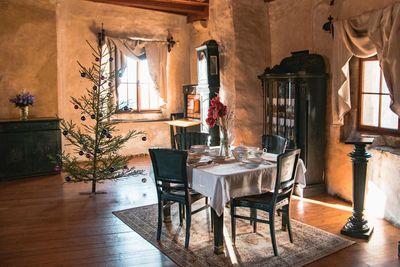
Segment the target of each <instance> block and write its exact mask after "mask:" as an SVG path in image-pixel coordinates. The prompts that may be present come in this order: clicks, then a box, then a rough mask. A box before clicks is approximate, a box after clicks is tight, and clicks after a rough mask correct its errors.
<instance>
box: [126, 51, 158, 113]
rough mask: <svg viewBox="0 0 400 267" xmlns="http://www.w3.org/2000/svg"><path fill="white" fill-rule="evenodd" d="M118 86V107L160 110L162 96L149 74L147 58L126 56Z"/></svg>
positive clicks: (132, 110) (136, 109) (140, 110)
mask: <svg viewBox="0 0 400 267" xmlns="http://www.w3.org/2000/svg"><path fill="white" fill-rule="evenodd" d="M126 61H127V62H126V63H127V64H126V68H125V71H124V73H123V76H122V77H121V80H120V84H119V86H118V108H119V110H121V111H129V112H158V111H160V97H159V93H158V91H157V90H156V88H155V85H154V82H153V80H152V79H151V77H150V74H149V67H148V64H147V60H146V59H141V60H136V59H133V58H129V57H127V58H126Z"/></svg>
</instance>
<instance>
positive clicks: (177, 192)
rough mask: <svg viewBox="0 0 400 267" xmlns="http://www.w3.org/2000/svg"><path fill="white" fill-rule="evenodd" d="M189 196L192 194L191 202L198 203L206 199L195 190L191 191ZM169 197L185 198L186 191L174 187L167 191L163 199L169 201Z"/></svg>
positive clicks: (163, 194)
mask: <svg viewBox="0 0 400 267" xmlns="http://www.w3.org/2000/svg"><path fill="white" fill-rule="evenodd" d="M189 194H190V199H191V202H192V203H193V202H196V201H197V200H199V199H202V198H204V196H203V195H202V194H200V193H199V192H197V191H195V190H193V189H189ZM168 197H172V198H175V197H181V198H184V197H185V191H184V190H183V189H180V188H174V187H172V188H171V189H168V190H165V191H164V192H163V193H162V198H163V199H167V198H168Z"/></svg>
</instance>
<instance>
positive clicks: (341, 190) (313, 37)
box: [268, 0, 396, 201]
mask: <svg viewBox="0 0 400 267" xmlns="http://www.w3.org/2000/svg"><path fill="white" fill-rule="evenodd" d="M329 2H330V1H326V0H302V1H291V0H280V1H274V2H271V3H269V10H268V16H269V17H270V32H271V58H272V65H274V64H278V63H279V62H280V60H281V59H282V58H283V57H286V56H290V52H291V51H297V50H310V53H317V54H320V55H322V56H323V57H324V58H325V60H326V63H327V69H328V70H327V71H328V74H329V73H331V70H330V65H329V64H330V62H331V58H332V57H331V52H332V40H331V37H330V34H329V33H326V32H324V31H323V30H322V25H323V23H325V22H326V21H327V20H326V19H327V17H328V16H329V15H332V16H334V17H335V18H338V19H345V18H350V17H353V16H358V15H360V14H363V13H365V12H368V11H371V10H374V9H379V8H384V7H385V6H387V5H389V4H391V3H394V2H396V1H393V0H383V1H374V0H367V1H366V0H343V1H335V6H333V7H331V6H329ZM327 95H328V99H327V117H326V121H327V129H326V137H327V138H326V140H327V144H326V145H327V146H326V168H325V169H326V173H325V183H326V185H327V191H328V192H329V193H330V194H333V195H338V196H340V197H342V198H344V199H346V200H349V201H350V200H351V199H352V169H351V161H350V158H349V157H348V156H347V154H348V153H349V152H350V151H351V150H352V149H353V148H352V146H349V145H345V144H344V143H341V142H340V127H338V126H335V125H333V124H332V120H331V117H332V112H331V110H332V104H331V95H332V90H331V87H330V80H329V81H328V94H327Z"/></svg>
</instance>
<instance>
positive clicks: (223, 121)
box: [206, 96, 233, 157]
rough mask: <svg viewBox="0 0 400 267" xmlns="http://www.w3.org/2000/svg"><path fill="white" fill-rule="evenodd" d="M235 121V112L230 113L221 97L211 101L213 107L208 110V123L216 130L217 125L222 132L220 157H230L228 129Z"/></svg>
mask: <svg viewBox="0 0 400 267" xmlns="http://www.w3.org/2000/svg"><path fill="white" fill-rule="evenodd" d="M232 121H233V112H232V111H228V108H227V106H225V105H224V104H223V103H222V102H221V100H220V98H219V96H216V97H214V98H213V99H211V105H210V107H209V108H208V114H207V119H206V123H207V124H208V125H209V126H210V127H211V128H214V127H215V125H219V130H220V137H221V139H220V142H221V143H220V151H219V155H220V156H226V157H229V156H230V150H229V134H228V128H229V126H230V123H231V122H232Z"/></svg>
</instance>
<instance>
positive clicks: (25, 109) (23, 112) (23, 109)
mask: <svg viewBox="0 0 400 267" xmlns="http://www.w3.org/2000/svg"><path fill="white" fill-rule="evenodd" d="M19 112H20V113H19V118H20V119H21V121H27V120H28V114H29V107H28V106H25V107H20V110H19Z"/></svg>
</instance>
